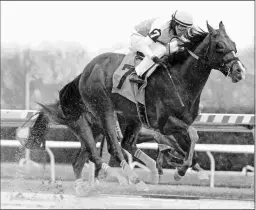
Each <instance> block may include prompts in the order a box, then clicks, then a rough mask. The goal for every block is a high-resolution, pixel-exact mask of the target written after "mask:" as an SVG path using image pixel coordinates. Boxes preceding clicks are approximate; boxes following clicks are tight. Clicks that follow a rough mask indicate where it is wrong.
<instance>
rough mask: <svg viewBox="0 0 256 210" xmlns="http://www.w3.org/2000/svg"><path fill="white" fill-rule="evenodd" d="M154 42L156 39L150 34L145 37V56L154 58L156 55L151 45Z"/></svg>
mask: <svg viewBox="0 0 256 210" xmlns="http://www.w3.org/2000/svg"><path fill="white" fill-rule="evenodd" d="M153 43H154V41H153V40H152V39H151V38H150V37H149V36H146V37H145V46H144V50H143V51H144V54H145V56H147V57H148V58H152V57H153V56H154V54H153V52H152V50H151V49H150V47H149V46H150V45H151V44H153Z"/></svg>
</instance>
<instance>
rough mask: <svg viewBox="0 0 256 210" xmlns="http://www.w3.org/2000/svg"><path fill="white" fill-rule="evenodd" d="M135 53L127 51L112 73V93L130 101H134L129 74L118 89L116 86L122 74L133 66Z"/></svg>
mask: <svg viewBox="0 0 256 210" xmlns="http://www.w3.org/2000/svg"><path fill="white" fill-rule="evenodd" d="M135 56H136V53H129V54H127V55H126V56H125V57H124V59H123V60H122V63H121V64H120V66H119V67H118V68H117V70H116V71H115V73H114V75H113V88H112V93H118V94H120V95H122V96H124V97H125V98H127V99H129V100H130V101H132V102H134V103H136V100H135V97H134V93H133V88H132V86H131V83H130V80H129V78H130V75H128V76H127V77H126V79H125V81H124V82H123V85H122V87H121V88H120V89H118V88H117V86H118V84H119V82H120V80H121V78H122V77H123V76H124V74H125V73H126V72H127V71H129V70H130V69H131V68H134V60H135Z"/></svg>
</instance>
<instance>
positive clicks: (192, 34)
mask: <svg viewBox="0 0 256 210" xmlns="http://www.w3.org/2000/svg"><path fill="white" fill-rule="evenodd" d="M207 35H208V32H205V31H203V30H202V29H201V28H200V30H197V29H196V28H190V29H189V30H188V31H187V33H186V38H187V41H186V42H184V43H183V44H182V46H183V47H184V48H185V49H189V50H191V51H192V52H193V51H194V50H195V49H196V47H197V46H198V45H199V44H200V43H201V42H202V41H203V40H204V38H205V37H206V36H207ZM188 56H189V53H188V52H187V50H184V51H182V52H177V53H173V54H172V55H170V56H169V57H168V61H169V63H170V64H171V65H172V66H173V65H176V64H182V63H183V62H184V61H186V59H187V58H188Z"/></svg>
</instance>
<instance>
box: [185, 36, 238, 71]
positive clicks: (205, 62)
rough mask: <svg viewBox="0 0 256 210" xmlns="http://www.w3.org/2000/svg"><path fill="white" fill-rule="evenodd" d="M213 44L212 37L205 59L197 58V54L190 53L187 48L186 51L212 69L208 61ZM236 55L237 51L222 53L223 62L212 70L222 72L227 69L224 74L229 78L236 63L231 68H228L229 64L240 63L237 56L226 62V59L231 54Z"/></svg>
mask: <svg viewBox="0 0 256 210" xmlns="http://www.w3.org/2000/svg"><path fill="white" fill-rule="evenodd" d="M211 43H212V42H211V37H210V41H209V45H208V47H207V50H206V52H205V54H204V56H203V58H201V57H199V56H197V55H196V54H195V53H193V52H192V51H190V50H189V49H187V48H186V50H187V51H188V53H189V54H190V55H191V56H192V57H193V58H195V59H196V60H198V61H200V62H201V63H203V64H205V65H206V66H209V67H211V66H212V65H211V64H210V63H209V59H208V54H209V50H210V49H211ZM235 53H236V50H228V51H226V52H224V53H222V54H223V57H222V59H221V62H220V63H219V65H218V66H217V67H212V69H219V70H221V69H223V68H225V72H224V73H225V76H229V75H230V73H232V69H233V68H232V67H233V65H234V64H235V62H233V63H232V64H231V66H230V67H227V64H229V63H230V62H232V61H239V58H238V57H236V56H233V57H232V58H229V59H227V60H225V57H226V56H227V55H229V54H233V55H235Z"/></svg>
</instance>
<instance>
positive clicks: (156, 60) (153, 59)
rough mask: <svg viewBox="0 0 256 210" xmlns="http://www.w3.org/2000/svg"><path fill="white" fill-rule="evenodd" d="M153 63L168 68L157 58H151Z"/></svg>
mask: <svg viewBox="0 0 256 210" xmlns="http://www.w3.org/2000/svg"><path fill="white" fill-rule="evenodd" d="M151 59H152V61H154V62H155V63H156V64H159V65H160V66H162V67H164V68H167V66H166V64H165V63H164V62H163V61H162V60H161V59H160V58H158V57H157V56H152V57H151Z"/></svg>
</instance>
